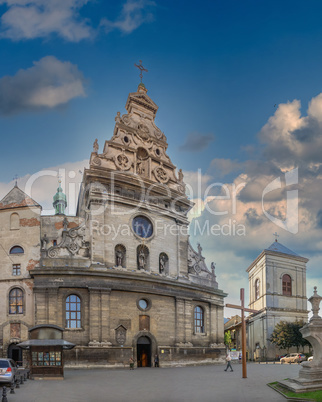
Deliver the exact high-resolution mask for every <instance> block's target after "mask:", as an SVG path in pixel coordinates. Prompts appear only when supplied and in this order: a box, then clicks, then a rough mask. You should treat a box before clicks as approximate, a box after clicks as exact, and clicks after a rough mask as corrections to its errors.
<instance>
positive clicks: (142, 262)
mask: <svg viewBox="0 0 322 402" xmlns="http://www.w3.org/2000/svg"><path fill="white" fill-rule="evenodd" d="M145 265H146V256H145V254H144V251H143V250H140V252H139V269H145Z"/></svg>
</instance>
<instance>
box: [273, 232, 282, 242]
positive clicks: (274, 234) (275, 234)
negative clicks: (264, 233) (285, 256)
mask: <svg viewBox="0 0 322 402" xmlns="http://www.w3.org/2000/svg"><path fill="white" fill-rule="evenodd" d="M273 236H275V241H277V238H278V237H280V236H279V235H278V234H277V232H275V233H273Z"/></svg>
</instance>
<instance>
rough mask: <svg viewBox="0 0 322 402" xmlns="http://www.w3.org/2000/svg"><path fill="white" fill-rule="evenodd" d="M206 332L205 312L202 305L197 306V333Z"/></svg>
mask: <svg viewBox="0 0 322 402" xmlns="http://www.w3.org/2000/svg"><path fill="white" fill-rule="evenodd" d="M204 332H205V326H204V312H203V308H202V307H200V306H196V307H195V333H196V334H202V333H204Z"/></svg>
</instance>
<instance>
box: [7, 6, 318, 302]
mask: <svg viewBox="0 0 322 402" xmlns="http://www.w3.org/2000/svg"><path fill="white" fill-rule="evenodd" d="M321 16H322V4H321V3H320V2H318V1H306V2H303V1H294V0H293V1H271V0H270V1H239V0H238V1H237V0H235V1H224V2H223V1H215V0H214V1H199V2H198V3H196V2H195V1H182V0H176V1H173V0H172V1H168V0H162V1H161V0H160V1H148V0H124V1H118V2H108V1H103V0H96V1H86V0H65V1H63V0H52V1H50V2H48V1H47V0H28V1H27V0H6V1H4V0H0V60H1V62H0V133H1V140H2V147H1V150H2V152H1V159H0V166H1V169H0V182H1V183H2V185H1V186H0V190H1V189H2V194H1V195H4V193H5V192H6V191H7V189H8V188H10V185H11V184H12V183H10V182H11V181H12V177H13V176H14V175H15V174H17V175H18V176H19V177H21V178H22V179H21V183H23V180H24V179H23V178H24V177H26V175H31V174H34V173H36V172H38V171H40V170H41V169H45V168H49V167H57V166H62V165H66V164H74V165H73V166H74V167H75V169H76V167H78V164H79V162H80V161H84V160H86V159H88V158H89V155H90V152H91V150H92V144H93V141H94V139H95V138H98V142H99V144H100V145H101V146H102V145H103V143H104V141H105V140H106V139H109V138H110V137H111V135H112V132H113V127H114V117H115V115H116V112H117V111H121V112H122V113H123V112H124V105H125V102H126V99H127V95H128V93H129V92H133V91H135V90H136V88H137V84H138V83H139V77H138V71H137V70H136V69H135V67H134V63H137V62H138V61H139V60H140V59H142V60H143V64H144V66H145V67H146V68H147V69H148V70H149V72H148V73H147V74H145V76H144V80H143V81H144V83H145V84H146V86H147V88H148V90H149V92H148V95H149V96H150V97H151V98H152V99H153V100H154V101H155V102H156V103H157V105H158V106H159V111H158V114H157V119H156V122H157V124H158V126H159V127H160V128H161V130H162V131H164V133H165V134H166V136H167V138H168V143H169V149H168V153H169V155H170V156H171V158H172V161H173V162H174V163H175V164H176V165H177V166H178V167H179V168H182V169H183V171H184V172H186V174H185V177H186V179H187V180H190V182H191V186H192V187H193V186H194V184H193V183H194V180H195V175H196V172H197V170H198V169H201V174H202V177H203V183H205V184H209V183H211V182H214V181H222V182H223V183H230V184H231V183H234V182H236V183H239V182H240V180H241V179H243V180H245V181H246V182H247V185H246V187H245V189H244V190H242V192H241V195H240V197H239V203H241V204H242V206H241V208H240V211H239V212H238V213H239V214H238V213H237V217H236V219H237V222H240V223H243V224H245V225H246V229H247V233H246V236H244V237H243V238H240V239H239V238H238V239H231V238H230V237H229V236H226V237H225V236H221V237H220V238H219V239H217V238H216V239H214V238H212V237H211V236H208V237H207V238H199V237H198V236H195V238H194V236H192V237H193V239H192V240H193V242H194V244H196V242H197V240H200V241H201V242H203V243H204V244H205V245H204V253H205V255H206V257H207V259H208V261H212V260H215V261H216V262H217V271H218V277H219V284H220V287H221V288H223V289H224V290H227V291H229V292H230V293H231V294H232V292H235V291H236V289H237V287H238V286H239V285H240V283H243V285H244V286H245V287H246V289H247V277H246V273H245V269H246V268H247V266H248V265H249V264H250V262H251V261H252V259H254V258H255V257H256V256H257V255H258V254H259V253H260V252H261V250H262V249H263V248H265V247H268V246H269V245H270V243H271V242H272V241H273V240H274V238H273V236H272V233H273V232H274V231H275V230H276V229H275V227H274V225H272V223H271V222H269V221H265V220H264V218H263V216H262V215H263V214H262V211H261V208H260V205H259V204H260V202H259V200H258V196H256V195H255V194H254V191H255V190H256V191H257V193H261V191H262V189H263V186H264V183H266V184H267V183H268V182H269V181H271V180H272V179H273V178H274V177H275V176H278V175H279V174H280V175H282V174H283V173H284V172H285V171H287V170H290V169H292V168H295V167H298V168H299V188H298V189H299V196H300V214H299V215H300V224H299V231H298V233H296V234H290V233H289V232H287V231H285V230H281V233H280V241H281V242H282V243H284V244H285V245H286V246H288V247H289V248H293V249H295V251H297V252H299V253H300V254H303V255H305V256H306V257H308V258H311V260H312V261H311V270H310V269H309V270H308V278H309V286H310V288H311V287H312V285H313V284H317V285H319V281H320V283H321V274H320V269H319V267H320V265H321V262H322V261H321V251H320V243H319V238H320V235H321V228H322V212H321V211H322V210H321V208H320V206H319V196H320V195H321V194H320V193H319V191H320V190H319V189H320V185H321V182H320V178H319V175H320V164H321V162H322V161H321V158H322V157H320V156H319V155H322V152H321V148H320V145H321V142H320V139H321V131H320V127H321V125H320V122H321V121H322V118H321V119H320V117H321V116H322V108H320V101H321V100H320V98H319V97H318V96H319V94H320V92H321V84H322V82H321V81H322V78H321V68H320V66H321V62H322V51H321V43H322V25H321ZM312 99H315V101H314V102H313V106H312V107H311V109H310V111H308V108H309V105H310V102H311V103H312ZM294 100H298V103H296V101H294ZM288 102H289V103H288ZM294 102H295V103H294ZM321 102H322V101H321ZM283 130H284V131H283ZM280 133H284V134H282V136H280ZM312 133H313V134H312ZM283 136H284V137H283ZM195 138H198V142H196V141H195ZM281 138H282V139H281ZM282 151H283V152H282ZM79 167H80V169H81V168H82V164H79ZM258 183H260V184H258ZM257 184H258V187H257V188H255V190H254V186H255V185H257ZM55 186H56V184H55V183H54V182H53V183H52V193H54V192H55ZM255 187H256V186H255ZM321 188H322V187H321ZM47 190H48V191H47ZM47 190H46V196H47V199H46V197H45V196H44V197H43V198H42V199H38V201H39V202H46V201H47V202H50V197H49V198H48V194H50V191H51V189H47ZM284 196H285V194H284ZM40 198H41V197H40ZM193 198H194V199H195V198H196V197H195V196H194V197H193ZM284 198H285V197H284ZM284 198H283V196H282V194H280V195H279V196H276V197H275V200H273V201H274V202H275V204H274V205H273V204H272V205H270V206H269V208H271V210H273V209H274V213H275V215H276V216H277V215H278V214H279V211H278V209H279V208H278V206H279V205H281V208H282V209H283V208H284V207H283V200H284V201H285V199H284ZM48 200H49V201H48ZM273 201H272V202H273ZM209 202H210V203H211V202H213V200H210V201H209ZM201 203H202V206H201V209H200V211H199V213H197V214H196V215H195V216H196V219H197V220H200V221H202V222H203V221H204V219H206V215H207V214H206V212H205V211H204V210H203V208H204V205H205V200H204V199H203V200H201ZM272 208H273V209H272ZM284 212H285V210H284ZM281 215H283V212H281ZM231 218H232V217H231ZM207 219H208V218H207ZM211 219H213V221H212V222H213V223H218V222H219V221H220V223H221V224H222V223H223V221H222V220H220V219H219V218H218V217H216V218H213V217H212V218H211ZM265 219H266V218H265ZM277 230H279V229H278V228H277ZM236 264H237V265H238V266H239V267H240V271H238V273H237V272H236V268H235V267H236ZM221 270H222V271H223V270H225V274H226V275H228V276H224V275H222V273H221V272H222V271H221ZM310 288H309V289H310ZM308 292H309V294H310V293H311V290H308ZM237 294H238V292H237ZM237 298H238V296H237ZM231 301H233V300H232V299H231Z"/></svg>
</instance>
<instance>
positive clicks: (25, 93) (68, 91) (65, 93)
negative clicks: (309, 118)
mask: <svg viewBox="0 0 322 402" xmlns="http://www.w3.org/2000/svg"><path fill="white" fill-rule="evenodd" d="M80 96H85V89H84V77H83V74H82V73H81V72H80V71H79V70H78V68H77V66H76V65H74V64H72V63H70V62H62V61H60V60H58V59H56V58H55V57H53V56H47V57H44V58H42V59H40V60H39V61H36V62H34V65H33V67H30V68H28V69H26V70H19V71H18V72H17V74H16V75H14V76H5V77H2V78H1V79H0V115H1V114H2V115H11V114H16V113H20V112H24V111H37V110H43V109H49V108H54V107H56V106H60V105H64V104H66V103H68V102H69V101H70V100H71V99H73V98H76V97H80Z"/></svg>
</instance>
